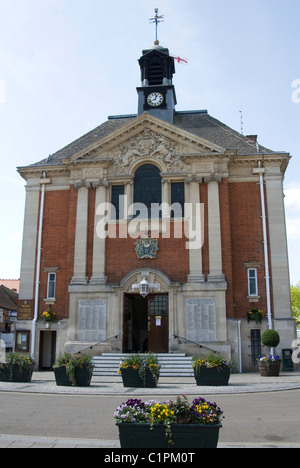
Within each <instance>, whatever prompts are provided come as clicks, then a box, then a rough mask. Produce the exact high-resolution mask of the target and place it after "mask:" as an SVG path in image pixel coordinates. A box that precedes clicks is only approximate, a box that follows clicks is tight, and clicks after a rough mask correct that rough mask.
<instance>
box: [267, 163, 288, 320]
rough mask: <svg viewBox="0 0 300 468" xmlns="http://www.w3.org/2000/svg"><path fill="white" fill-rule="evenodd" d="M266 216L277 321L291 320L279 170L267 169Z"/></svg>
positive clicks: (283, 210) (285, 237) (281, 181)
mask: <svg viewBox="0 0 300 468" xmlns="http://www.w3.org/2000/svg"><path fill="white" fill-rule="evenodd" d="M265 180H266V192H267V216H268V224H269V245H270V254H271V258H270V264H271V279H272V291H273V307H274V309H273V310H274V318H275V319H276V318H277V317H279V318H281V319H282V318H288V319H290V318H291V296H290V278H289V265H288V249H287V236H286V224H285V209H284V199H283V186H282V184H283V177H282V174H281V171H280V167H267V168H266V177H265Z"/></svg>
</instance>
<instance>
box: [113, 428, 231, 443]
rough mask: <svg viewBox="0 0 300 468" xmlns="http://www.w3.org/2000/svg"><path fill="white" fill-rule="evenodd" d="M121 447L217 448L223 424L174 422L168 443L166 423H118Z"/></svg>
mask: <svg viewBox="0 0 300 468" xmlns="http://www.w3.org/2000/svg"><path fill="white" fill-rule="evenodd" d="M117 426H118V428H119V437H120V443H121V448H164V449H167V448H174V449H181V448H184V449H185V448H193V449H199V448H217V445H218V440H219V430H220V429H221V427H222V424H216V425H212V426H209V425H203V424H173V425H172V426H171V427H172V441H173V443H174V445H172V446H169V445H168V438H167V437H166V427H165V425H164V424H154V426H153V429H151V426H150V424H138V423H133V424H122V423H117Z"/></svg>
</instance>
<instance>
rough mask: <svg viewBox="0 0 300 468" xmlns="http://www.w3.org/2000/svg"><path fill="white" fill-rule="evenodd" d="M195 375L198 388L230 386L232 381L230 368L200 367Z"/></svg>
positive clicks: (195, 371)
mask: <svg viewBox="0 0 300 468" xmlns="http://www.w3.org/2000/svg"><path fill="white" fill-rule="evenodd" d="M194 373H195V379H196V382H197V385H198V386H206V387H214V386H215V387H220V386H228V382H229V379H230V367H222V368H219V367H198V368H197V369H194Z"/></svg>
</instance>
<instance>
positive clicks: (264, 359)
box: [257, 354, 281, 362]
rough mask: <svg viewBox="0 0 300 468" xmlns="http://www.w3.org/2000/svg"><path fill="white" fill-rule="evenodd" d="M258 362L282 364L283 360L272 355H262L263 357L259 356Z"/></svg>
mask: <svg viewBox="0 0 300 468" xmlns="http://www.w3.org/2000/svg"><path fill="white" fill-rule="evenodd" d="M257 360H258V361H259V362H281V358H280V357H279V356H277V355H275V356H273V355H272V354H269V355H268V356H266V355H265V354H262V355H261V356H258V358H257Z"/></svg>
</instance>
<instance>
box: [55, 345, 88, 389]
mask: <svg viewBox="0 0 300 468" xmlns="http://www.w3.org/2000/svg"><path fill="white" fill-rule="evenodd" d="M59 367H65V368H66V371H67V375H68V376H69V379H70V381H71V383H72V386H74V387H75V386H76V378H75V372H76V369H78V368H79V369H80V368H81V369H82V368H86V369H93V367H94V366H93V358H92V357H91V356H89V355H87V354H83V355H79V354H78V355H75V356H74V355H73V354H70V353H65V354H64V355H63V356H61V357H59V358H57V360H56V363H55V364H54V366H53V368H54V369H58V368H59Z"/></svg>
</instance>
